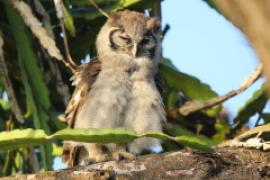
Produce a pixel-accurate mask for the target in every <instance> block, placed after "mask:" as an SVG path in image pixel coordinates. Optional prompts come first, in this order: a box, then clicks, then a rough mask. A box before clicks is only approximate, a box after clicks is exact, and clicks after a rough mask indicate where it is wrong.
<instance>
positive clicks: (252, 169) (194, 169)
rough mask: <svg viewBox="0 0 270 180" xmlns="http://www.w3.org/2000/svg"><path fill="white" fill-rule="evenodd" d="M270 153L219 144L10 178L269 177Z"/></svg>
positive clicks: (193, 179) (6, 179)
mask: <svg viewBox="0 0 270 180" xmlns="http://www.w3.org/2000/svg"><path fill="white" fill-rule="evenodd" d="M269 159H270V155H269V153H267V152H262V151H259V150H253V149H243V148H220V149H217V150H216V152H215V153H204V152H198V151H191V150H181V151H177V152H168V153H163V154H152V155H145V156H140V157H138V159H136V160H133V161H127V160H123V161H110V162H104V163H98V164H92V165H88V166H82V167H74V168H70V169H64V170H59V171H54V172H45V173H39V174H31V175H16V176H13V177H4V178H0V180H10V179H20V180H24V179H30V178H31V179H63V180H64V179H65V180H66V179H93V180H94V179H95V180H99V179H134V180H139V179H148V180H151V179H153V180H161V179H162V180H163V179H182V180H198V179H209V180H213V179H263V178H265V179H267V178H269V176H270V175H269V174H270V168H269Z"/></svg>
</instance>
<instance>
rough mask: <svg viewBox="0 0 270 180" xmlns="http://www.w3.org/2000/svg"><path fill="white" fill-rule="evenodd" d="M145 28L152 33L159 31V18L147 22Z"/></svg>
mask: <svg viewBox="0 0 270 180" xmlns="http://www.w3.org/2000/svg"><path fill="white" fill-rule="evenodd" d="M146 27H147V29H152V30H154V31H156V30H158V29H160V20H159V18H157V17H153V18H150V19H149V20H148V21H147V24H146Z"/></svg>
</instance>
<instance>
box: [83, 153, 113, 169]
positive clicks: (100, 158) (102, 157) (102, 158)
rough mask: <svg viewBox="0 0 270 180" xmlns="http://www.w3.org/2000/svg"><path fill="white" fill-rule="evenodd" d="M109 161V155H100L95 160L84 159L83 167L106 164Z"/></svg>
mask: <svg viewBox="0 0 270 180" xmlns="http://www.w3.org/2000/svg"><path fill="white" fill-rule="evenodd" d="M108 160H109V156H108V155H107V154H99V155H96V156H95V157H93V158H87V159H84V160H83V161H82V163H81V165H82V166H87V165H91V164H95V163H99V162H105V161H108Z"/></svg>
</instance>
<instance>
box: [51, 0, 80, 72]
mask: <svg viewBox="0 0 270 180" xmlns="http://www.w3.org/2000/svg"><path fill="white" fill-rule="evenodd" d="M54 5H55V8H56V14H57V18H58V19H59V21H60V26H61V30H62V33H63V39H64V48H65V54H66V58H67V62H68V63H69V64H70V66H71V67H72V68H74V69H76V66H77V65H76V64H75V63H74V61H73V59H72V57H71V55H70V51H69V45H68V39H67V33H66V29H65V23H64V21H65V17H64V4H63V1H62V0H54Z"/></svg>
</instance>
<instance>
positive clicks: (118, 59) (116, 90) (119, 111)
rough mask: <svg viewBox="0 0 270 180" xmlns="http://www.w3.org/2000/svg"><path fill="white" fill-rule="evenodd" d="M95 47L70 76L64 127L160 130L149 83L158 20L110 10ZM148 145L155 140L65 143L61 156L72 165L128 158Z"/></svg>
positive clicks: (161, 116) (156, 97) (159, 106)
mask: <svg viewBox="0 0 270 180" xmlns="http://www.w3.org/2000/svg"><path fill="white" fill-rule="evenodd" d="M96 48H97V52H98V56H97V58H96V59H94V60H91V61H90V62H89V63H87V64H84V65H81V67H80V70H79V71H78V72H77V73H76V74H75V75H74V77H73V83H74V84H75V85H76V89H75V91H74V93H73V96H72V99H71V100H70V102H69V105H68V107H67V110H66V118H67V121H68V124H69V127H71V128H117V127H122V128H126V129H128V130H132V131H135V132H136V133H138V134H141V133H144V132H148V131H162V123H163V122H164V121H165V112H164V107H163V103H162V99H161V96H160V93H159V91H158V89H157V86H158V84H157V81H155V79H158V78H157V71H158V67H157V64H158V61H159V58H160V57H159V56H160V48H161V46H160V28H159V20H158V19H156V18H150V17H146V16H144V15H143V14H141V13H138V12H133V11H128V10H125V11H121V12H117V13H113V14H111V15H110V17H109V18H108V20H107V22H106V23H105V25H104V26H103V27H102V28H101V30H100V32H99V34H98V36H97V40H96ZM151 146H160V147H161V145H160V141H159V140H157V139H154V138H138V139H136V140H135V141H133V142H132V143H130V144H128V145H127V146H124V145H115V144H108V145H104V146H101V145H98V144H94V143H75V142H65V143H64V152H63V160H64V161H65V162H68V164H69V165H70V166H73V165H76V164H82V162H83V161H84V160H88V159H90V160H93V161H96V162H99V161H106V160H108V159H114V160H117V159H120V158H121V157H124V158H133V157H134V156H133V154H135V155H136V154H139V153H140V152H141V151H142V150H143V149H148V148H149V147H151ZM127 150H128V151H127Z"/></svg>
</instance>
